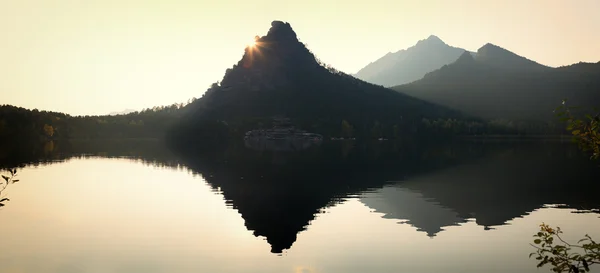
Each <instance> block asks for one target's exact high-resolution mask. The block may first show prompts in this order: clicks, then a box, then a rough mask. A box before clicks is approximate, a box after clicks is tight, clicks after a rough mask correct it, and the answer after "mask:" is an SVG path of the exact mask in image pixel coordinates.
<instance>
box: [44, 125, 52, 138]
mask: <svg viewBox="0 0 600 273" xmlns="http://www.w3.org/2000/svg"><path fill="white" fill-rule="evenodd" d="M44 134H46V136H47V137H52V136H53V135H54V128H53V127H52V125H48V124H44Z"/></svg>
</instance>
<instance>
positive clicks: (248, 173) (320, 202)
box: [0, 140, 600, 253]
mask: <svg viewBox="0 0 600 273" xmlns="http://www.w3.org/2000/svg"><path fill="white" fill-rule="evenodd" d="M51 146H52V147H48V146H47V145H46V146H45V147H44V148H42V149H39V150H37V151H34V152H32V153H24V154H25V155H19V156H16V157H6V156H4V157H3V158H4V159H6V158H11V159H17V160H13V161H11V160H8V161H7V160H4V161H0V163H1V164H2V165H0V166H4V167H7V166H23V165H26V164H31V165H36V164H41V166H45V165H44V164H46V165H47V164H53V163H56V162H65V161H68V160H73V159H75V158H80V159H81V158H87V159H86V160H87V161H86V162H89V160H91V159H89V157H90V156H91V157H93V158H98V157H109V158H128V160H141V161H142V162H144V163H145V164H148V165H152V166H160V167H166V168H178V169H179V171H182V170H186V171H191V172H192V173H194V174H197V175H201V176H202V177H203V178H204V179H205V181H206V183H207V185H208V186H209V187H210V188H211V189H212V190H213V191H216V192H218V194H219V195H222V198H223V199H225V203H226V204H227V205H228V206H230V207H231V208H233V209H235V210H236V211H237V213H239V215H240V216H241V218H242V219H243V227H244V228H245V230H247V231H249V232H251V234H253V235H254V236H255V237H257V238H265V240H266V241H267V243H268V244H269V246H270V251H271V252H272V253H283V252H284V250H286V249H292V247H293V246H294V245H295V244H296V243H297V242H300V241H301V240H300V239H299V234H300V233H302V232H303V231H305V230H307V229H311V228H312V227H309V226H310V225H311V224H312V223H313V221H315V220H316V219H317V218H318V217H319V216H320V215H321V216H322V215H324V214H323V212H324V211H328V210H330V209H332V208H333V207H335V206H336V205H339V204H341V203H344V206H347V205H346V204H350V205H352V206H356V209H357V210H361V209H362V207H361V206H366V207H367V208H370V209H372V210H373V211H374V212H375V213H379V214H381V216H382V217H384V218H387V219H393V220H394V221H395V222H399V223H404V224H407V225H410V226H412V227H415V228H416V229H417V230H418V231H421V232H424V233H426V234H427V236H430V237H434V236H435V237H436V239H437V238H438V237H439V236H440V234H442V233H443V232H442V231H443V230H448V229H451V228H453V227H455V228H463V227H470V228H473V227H474V226H473V225H475V226H476V227H480V228H481V229H493V228H497V227H498V226H501V225H508V224H510V223H511V221H514V220H515V219H518V218H519V217H523V216H525V215H528V214H530V213H531V212H533V211H535V210H537V209H539V208H543V207H544V206H545V205H546V204H563V205H562V206H561V207H564V208H573V209H576V210H575V211H577V210H583V209H587V210H590V209H592V210H593V209H598V208H600V201H599V200H598V199H597V198H596V196H595V194H594V193H597V192H598V190H599V189H600V188H599V186H600V185H599V184H598V183H596V181H598V178H600V173H599V172H598V168H596V167H595V166H594V165H593V163H591V162H589V160H587V158H586V157H585V156H582V155H581V153H579V152H578V150H577V148H576V147H574V146H572V145H568V144H564V143H556V142H524V143H477V142H460V143H452V144H436V145H433V144H428V145H419V144H417V143H397V142H385V143H367V144H365V143H354V142H334V143H325V144H323V145H321V146H320V147H309V148H307V149H305V150H303V151H301V152H294V153H281V152H273V151H265V150H260V149H259V150H253V149H248V148H247V147H246V145H245V144H244V143H232V144H231V145H229V146H227V147H224V148H222V149H218V150H215V151H210V152H204V153H202V154H197V153H192V154H190V153H188V154H174V153H172V152H171V151H169V150H168V149H166V148H164V147H163V146H162V145H160V143H157V142H155V141H151V140H147V141H141V142H139V141H134V142H126V141H112V142H111V141H109V142H84V141H82V142H70V143H53V144H52V145H51ZM50 148H51V149H50ZM73 162H79V161H73ZM69 164H72V163H71V162H69ZM73 164H74V163H73ZM115 167H116V166H115ZM82 168H84V169H85V168H90V170H91V168H93V167H92V165H85V166H83V167H82ZM105 171H106V172H108V173H111V170H110V169H105ZM122 172H127V171H126V170H122ZM138 172H142V171H141V170H138ZM79 175H80V176H78V179H81V180H89V177H91V176H94V175H98V176H102V175H104V173H102V172H98V173H96V172H88V173H87V174H85V173H82V174H79ZM119 175H121V173H119ZM144 177H145V178H144V179H149V178H148V177H147V176H144ZM39 179H40V181H42V180H43V179H42V178H39ZM127 179H130V180H131V181H130V182H127V181H121V182H122V183H125V182H127V183H131V184H134V185H135V186H128V188H126V189H121V190H123V195H124V196H125V195H127V194H130V195H131V196H135V198H134V199H138V198H145V197H144V196H147V194H148V192H147V190H146V189H144V190H143V191H142V193H139V192H137V191H141V190H140V188H137V189H138V190H137V191H136V187H144V186H143V185H142V184H143V181H138V180H140V179H142V178H141V177H139V176H128V178H127ZM69 181H71V180H69ZM152 181H156V179H152ZM164 181H175V180H174V179H173V178H168V177H164ZM37 182H38V183H40V182H39V181H37ZM50 182H53V183H57V182H56V181H50ZM71 182H73V183H75V181H71ZM133 182H135V183H133ZM138 182H139V183H138ZM157 183H158V182H157ZM170 183H175V182H170ZM28 184H29V183H28ZM38 185H39V184H38ZM61 185H62V186H63V187H65V188H64V191H65V192H78V193H79V194H81V195H82V196H81V198H84V199H85V198H92V197H91V196H94V195H95V194H97V193H92V192H87V193H86V192H81V191H78V190H77V187H76V186H74V185H71V186H69V185H68V184H67V183H62V184H61ZM127 185H129V184H127ZM153 185H154V186H156V185H158V184H153ZM68 187H72V188H73V189H69V188H68ZM90 187H91V188H94V187H95V186H93V185H90ZM181 187H183V188H182V189H181V190H185V191H186V193H185V194H186V196H188V197H190V199H189V200H188V202H193V201H191V200H193V197H192V196H193V195H194V194H198V202H201V201H202V198H206V197H207V196H208V195H206V194H204V193H202V192H200V191H202V190H201V189H197V188H195V189H196V190H198V191H199V192H194V191H193V190H192V189H191V188H187V187H189V185H186V186H181ZM32 189H33V188H32ZM79 190H81V188H79ZM163 190H167V189H165V188H163ZM11 194H12V193H11ZM178 194H182V193H181V192H178ZM211 194H214V193H211ZM201 195H202V196H201ZM355 196H357V197H356V198H355ZM28 200H29V201H30V200H31V199H25V200H22V201H20V202H28ZM348 200H350V201H348ZM358 201H360V202H358ZM98 202H100V200H98ZM156 202H157V203H158V204H164V203H165V200H163V199H161V197H160V196H158V195H157V196H156ZM21 204H24V203H21ZM121 204H122V205H123V206H127V204H128V203H127V202H126V200H125V199H124V200H123V202H122V203H121ZM214 204H216V203H213V204H212V205H211V206H215V205H214ZM11 205H12V204H11ZM198 205H199V204H196V205H190V207H194V208H195V209H199V210H204V209H206V207H202V206H206V205H205V204H204V205H202V206H200V207H198ZM153 208H154V209H156V208H155V207H154V206H153ZM62 209H63V210H65V212H64V213H67V211H68V210H70V208H62ZM113 209H115V210H119V209H120V208H117V207H114V208H113ZM172 209H173V212H172V214H173V215H170V216H168V218H169V219H171V221H173V222H179V221H181V219H178V218H177V217H181V215H180V212H177V211H178V209H181V208H179V207H176V206H173V207H172ZM138 210H139V211H144V209H143V208H141V207H140V208H138ZM3 213H4V212H3ZM219 213H222V212H219ZM57 215H58V214H57ZM357 215H358V214H357ZM361 215H362V216H361V217H364V215H363V214H361ZM57 217H58V216H57ZM163 217H167V214H165V215H163ZM218 217H219V216H218V215H217V216H215V218H214V219H217V218H218ZM211 219H213V218H211ZM355 220H356V221H361V219H360V218H357V219H355ZM140 221H142V222H144V223H146V222H149V219H143V220H140ZM240 225H241V223H240ZM404 226H406V225H404ZM533 227H534V229H535V224H534V226H533ZM342 228H343V227H342ZM372 232H378V231H376V230H374V231H372ZM320 240H325V241H327V240H329V239H328V237H327V236H325V237H322V238H320Z"/></svg>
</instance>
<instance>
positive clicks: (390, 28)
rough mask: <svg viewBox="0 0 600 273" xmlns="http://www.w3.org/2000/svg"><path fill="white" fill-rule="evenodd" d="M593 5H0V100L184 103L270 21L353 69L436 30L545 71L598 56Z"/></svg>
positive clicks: (100, 106)
mask: <svg viewBox="0 0 600 273" xmlns="http://www.w3.org/2000/svg"><path fill="white" fill-rule="evenodd" d="M599 12H600V1H599V0H577V1H566V0H535V1H534V0H526V1H523V0H514V1H513V0H504V1H488V0H474V1H466V0H465V1H458V0H452V1H449V0H439V1H425V0H411V1H409V0H389V1H379V0H369V1H363V0H353V1H351V0H346V1H327V0H315V1H313V0H299V1H296V0H286V1H282V0H269V1H267V0H264V1H263V0H243V1H227V0H219V1H202V0H194V1H192V0H190V1H184V0H164V1H155V0H139V1H137V0H93V1H92V0H37V1H34V0H0V34H1V36H0V74H1V75H2V78H1V80H0V104H13V105H17V106H22V107H26V108H38V109H44V110H53V111H61V112H67V113H70V114H105V113H108V112H111V111H121V110H124V109H127V108H132V109H141V108H144V107H152V106H154V105H166V104H172V103H175V102H184V101H187V100H188V99H189V98H191V97H200V96H201V94H202V93H203V92H204V91H205V90H206V88H207V87H208V86H209V85H210V83H212V82H215V81H218V80H221V78H222V76H223V74H224V72H225V69H226V68H229V67H231V66H232V65H233V64H234V63H236V62H237V61H238V60H239V59H240V58H241V56H242V54H243V51H244V47H245V45H246V44H248V42H250V41H252V40H253V37H254V36H255V35H265V34H266V32H267V31H268V29H269V27H270V22H271V21H273V20H282V21H287V22H290V24H291V25H292V27H293V28H294V30H295V31H296V33H297V34H298V37H299V38H300V40H301V41H302V42H304V43H306V44H308V47H309V48H310V49H311V50H312V51H313V52H314V53H315V54H316V55H317V56H318V57H319V58H320V59H321V60H322V61H324V62H325V63H328V64H331V65H333V66H334V67H336V68H338V69H340V70H342V71H345V72H348V73H355V72H356V71H358V69H360V68H362V67H363V66H365V65H366V64H368V63H369V62H371V61H373V60H375V59H377V58H379V57H381V56H382V55H384V54H386V53H387V52H390V51H397V50H399V49H402V48H406V47H409V46H411V45H413V44H415V43H416V42H417V41H418V40H420V39H424V38H426V37H427V36H429V35H431V34H434V35H437V36H439V37H440V38H441V39H442V40H444V41H445V42H446V43H448V44H450V45H454V46H459V47H463V48H465V49H468V50H477V49H478V48H479V47H481V46H482V45H484V44H485V43H487V42H491V43H494V44H497V45H499V46H502V47H504V48H507V49H509V50H511V51H513V52H515V53H517V54H520V55H523V56H526V57H528V58H530V59H533V60H535V61H538V62H540V63H542V64H546V65H550V66H560V65H567V64H571V63H576V62H578V61H589V62H597V61H600V51H598V49H600V32H599V30H600V16H598V14H599Z"/></svg>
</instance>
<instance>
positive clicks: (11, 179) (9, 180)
mask: <svg viewBox="0 0 600 273" xmlns="http://www.w3.org/2000/svg"><path fill="white" fill-rule="evenodd" d="M9 173H10V175H9V176H6V175H2V179H3V181H0V207H3V206H4V202H7V201H10V199H8V198H6V197H4V196H3V195H2V193H3V192H4V190H6V187H8V185H11V184H14V183H17V182H19V180H18V179H15V177H16V176H17V169H11V170H9Z"/></svg>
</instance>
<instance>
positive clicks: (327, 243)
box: [0, 159, 600, 273]
mask: <svg viewBox="0 0 600 273" xmlns="http://www.w3.org/2000/svg"><path fill="white" fill-rule="evenodd" d="M19 176H20V179H21V182H20V183H18V184H15V185H13V186H11V188H9V189H8V191H7V192H6V193H7V194H8V196H9V197H10V199H11V201H10V202H9V203H8V204H7V206H6V207H4V208H3V209H2V210H1V211H0V223H2V225H0V234H3V236H2V240H1V241H0V245H1V246H2V247H3V250H4V254H3V255H1V256H0V271H1V272H40V273H45V272H61V273H62V272H67V273H70V272H128V273H135V272H144V273H145V272H278V273H279V272H290V273H294V272H311V273H322V272H537V271H536V268H535V262H534V261H533V260H528V259H527V255H528V254H529V252H530V251H531V249H530V248H529V246H528V242H529V241H530V240H531V238H532V237H531V235H532V234H533V233H535V232H536V231H537V228H538V224H539V223H541V222H543V221H544V222H546V223H548V224H551V225H560V226H561V228H562V229H563V230H565V231H566V232H567V234H566V237H567V238H568V239H571V240H575V239H577V237H581V236H582V235H584V234H585V233H589V232H592V233H591V234H590V235H592V236H596V237H600V233H597V234H594V233H593V232H594V231H595V232H600V231H598V230H597V229H596V230H592V229H591V228H590V227H594V226H598V225H600V219H599V218H598V216H597V215H593V214H574V213H570V211H569V210H561V209H555V208H544V209H541V210H538V211H535V212H533V213H531V214H530V215H528V216H526V217H524V218H517V219H515V220H512V221H510V222H509V224H510V225H507V226H499V227H496V229H495V230H490V231H484V229H483V227H482V226H479V225H477V224H476V223H474V222H472V221H469V222H467V223H462V224H460V225H459V226H449V227H445V228H444V229H445V231H444V232H440V233H438V234H437V235H436V236H435V237H433V238H430V237H428V236H427V234H426V233H424V232H419V231H417V228H415V227H413V226H412V225H410V224H398V223H397V222H398V220H396V219H385V218H382V216H383V215H382V213H378V212H373V209H371V208H369V207H367V206H366V205H365V204H363V203H361V202H360V200H359V199H356V198H350V199H348V201H346V202H345V203H343V204H339V205H337V206H335V207H332V208H328V209H325V210H324V213H322V214H319V215H318V216H317V217H316V219H315V220H314V221H312V222H311V225H310V226H309V227H308V229H307V231H304V232H301V233H300V234H298V238H297V241H296V242H295V243H294V245H293V246H292V248H291V249H290V250H287V251H284V253H283V255H282V256H277V255H274V254H272V253H270V246H269V245H268V243H267V242H266V241H264V240H263V238H256V237H254V236H253V235H252V232H251V231H248V230H246V228H245V226H244V220H243V219H242V218H241V216H240V215H239V214H238V213H237V212H236V211H235V210H232V209H229V208H228V207H227V206H226V205H225V201H224V200H223V197H222V195H220V194H218V193H214V192H213V191H211V189H210V187H209V186H207V185H206V184H205V183H204V181H203V180H202V179H201V178H200V177H199V176H192V175H191V174H189V173H188V172H187V171H185V170H179V171H178V170H175V169H167V168H156V167H149V166H144V165H143V164H140V163H135V162H131V161H128V160H124V159H121V160H116V159H84V160H70V161H68V162H65V163H60V164H53V165H47V166H43V167H38V168H26V169H24V170H21V171H20V172H19Z"/></svg>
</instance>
